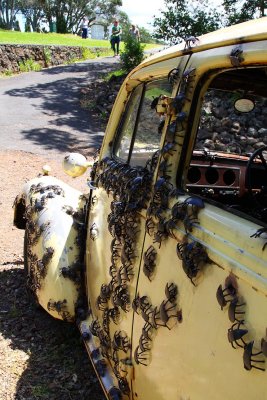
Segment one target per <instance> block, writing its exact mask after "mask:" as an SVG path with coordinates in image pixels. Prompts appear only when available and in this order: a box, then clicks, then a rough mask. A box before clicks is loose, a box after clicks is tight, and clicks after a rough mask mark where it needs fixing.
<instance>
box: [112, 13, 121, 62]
mask: <svg viewBox="0 0 267 400" xmlns="http://www.w3.org/2000/svg"><path fill="white" fill-rule="evenodd" d="M121 33H122V29H121V26H120V25H119V21H117V20H115V21H114V22H113V26H112V29H111V38H110V43H111V48H112V50H113V51H114V57H115V56H116V55H117V56H118V55H119V52H120V41H121Z"/></svg>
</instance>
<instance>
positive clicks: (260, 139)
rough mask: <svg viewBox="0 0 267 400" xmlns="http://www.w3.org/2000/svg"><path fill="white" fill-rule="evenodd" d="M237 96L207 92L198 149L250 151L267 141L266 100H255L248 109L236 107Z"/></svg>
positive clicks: (241, 152)
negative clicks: (243, 111)
mask: <svg viewBox="0 0 267 400" xmlns="http://www.w3.org/2000/svg"><path fill="white" fill-rule="evenodd" d="M234 103H235V99H234V98H233V97H232V98H229V97H227V96H226V95H223V94H222V95H220V96H218V94H216V95H215V94H214V92H210V93H209V94H207V95H206V96H205V101H204V106H203V107H202V115H201V121H200V128H199V131H198V135H197V141H196V149H203V148H206V149H207V150H215V151H216V150H217V151H224V152H229V153H238V154H248V153H253V152H254V151H255V150H256V149H258V148H260V147H262V146H264V145H267V107H266V106H267V101H266V100H261V101H259V100H258V101H255V107H254V109H253V110H252V111H250V112H249V113H240V112H238V111H236V110H235V107H234Z"/></svg>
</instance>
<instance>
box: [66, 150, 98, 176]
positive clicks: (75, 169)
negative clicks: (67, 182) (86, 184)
mask: <svg viewBox="0 0 267 400" xmlns="http://www.w3.org/2000/svg"><path fill="white" fill-rule="evenodd" d="M62 165H63V170H64V172H65V173H66V174H68V175H70V176H72V177H73V178H77V177H78V176H81V175H83V174H84V173H85V172H86V170H87V168H88V167H91V166H92V164H91V163H89V162H88V161H87V160H86V158H85V157H84V156H83V155H82V154H80V153H70V154H68V155H66V157H64V160H63V163H62Z"/></svg>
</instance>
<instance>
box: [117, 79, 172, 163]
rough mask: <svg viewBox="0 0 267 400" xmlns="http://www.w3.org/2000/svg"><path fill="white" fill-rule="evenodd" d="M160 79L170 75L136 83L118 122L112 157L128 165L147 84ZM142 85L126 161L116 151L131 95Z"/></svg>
mask: <svg viewBox="0 0 267 400" xmlns="http://www.w3.org/2000/svg"><path fill="white" fill-rule="evenodd" d="M160 81H166V82H168V76H167V75H164V76H161V77H157V78H156V79H153V80H149V81H145V82H141V83H140V84H139V85H136V86H135V88H134V89H133V91H132V92H131V95H130V97H129V99H128V101H127V105H126V107H125V110H124V112H123V114H122V116H121V119H120V122H119V124H118V128H117V130H116V133H115V135H114V141H113V146H112V153H111V157H112V158H114V159H115V160H116V161H119V162H124V163H126V164H128V165H131V158H132V153H133V148H134V144H135V140H136V135H137V131H138V125H139V121H140V115H141V111H142V106H143V102H144V97H145V94H146V90H147V86H148V85H149V84H151V83H153V82H154V83H155V82H160ZM140 85H143V88H142V93H141V99H140V102H139V106H138V111H137V114H136V120H135V124H134V129H133V134H132V137H131V141H130V146H129V154H128V158H127V161H125V160H123V159H122V158H120V157H118V156H117V155H116V154H115V153H116V151H117V149H118V144H119V140H120V137H121V133H122V127H123V124H124V122H125V120H126V118H127V115H128V114H127V113H128V111H129V107H130V101H131V97H132V95H133V93H134V91H135V90H136V89H137V88H138V87H139V86H140ZM172 90H173V87H172Z"/></svg>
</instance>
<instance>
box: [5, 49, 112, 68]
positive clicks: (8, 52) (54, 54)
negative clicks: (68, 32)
mask: <svg viewBox="0 0 267 400" xmlns="http://www.w3.org/2000/svg"><path fill="white" fill-rule="evenodd" d="M84 49H86V48H84V47H78V46H41V45H13V44H1V45H0V73H6V72H9V71H10V72H12V73H16V72H19V71H20V69H19V63H21V62H25V61H27V60H33V61H35V62H37V63H38V64H40V65H41V67H42V68H45V67H49V66H54V65H60V64H64V63H66V62H68V61H71V60H73V59H82V58H83V52H84ZM88 49H89V48H88ZM89 50H90V51H91V52H97V51H99V49H96V48H94V49H91V48H90V49H89ZM107 50H108V49H107ZM102 51H105V49H101V52H102Z"/></svg>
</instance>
